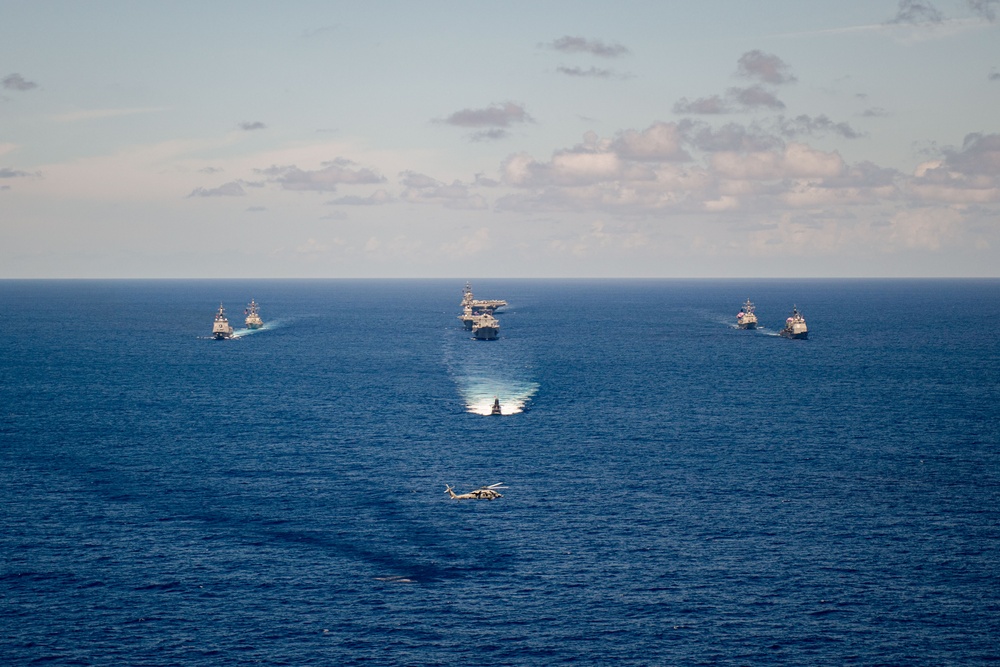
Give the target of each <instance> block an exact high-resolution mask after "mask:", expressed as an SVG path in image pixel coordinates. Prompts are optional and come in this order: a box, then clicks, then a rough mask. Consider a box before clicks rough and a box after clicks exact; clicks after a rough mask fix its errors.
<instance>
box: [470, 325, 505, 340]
mask: <svg viewBox="0 0 1000 667" xmlns="http://www.w3.org/2000/svg"><path fill="white" fill-rule="evenodd" d="M472 335H473V336H475V338H476V340H496V339H497V338H499V336H500V330H499V329H494V328H493V327H479V328H478V329H476V330H475V331H473V332H472Z"/></svg>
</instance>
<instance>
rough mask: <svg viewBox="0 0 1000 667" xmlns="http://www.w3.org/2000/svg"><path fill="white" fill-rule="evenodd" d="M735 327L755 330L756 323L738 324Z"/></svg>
mask: <svg viewBox="0 0 1000 667" xmlns="http://www.w3.org/2000/svg"><path fill="white" fill-rule="evenodd" d="M736 326H737V328H739V329H756V328H757V323H756V322H740V323H739V324H737V325H736Z"/></svg>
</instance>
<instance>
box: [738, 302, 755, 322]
mask: <svg viewBox="0 0 1000 667" xmlns="http://www.w3.org/2000/svg"><path fill="white" fill-rule="evenodd" d="M753 311H754V305H753V302H752V301H750V299H747V302H746V303H744V304H743V309H742V310H741V311H740V312H739V313H738V314H737V315H736V326H737V327H739V328H740V329H756V328H757V316H756V315H755V314H754V312H753Z"/></svg>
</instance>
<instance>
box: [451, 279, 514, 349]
mask: <svg viewBox="0 0 1000 667" xmlns="http://www.w3.org/2000/svg"><path fill="white" fill-rule="evenodd" d="M506 305H507V302H506V301H504V300H503V299H477V298H475V297H474V296H473V295H472V285H471V284H469V283H465V289H464V290H462V303H461V306H462V314H461V315H459V316H458V319H460V320H461V321H462V324H463V325H465V329H466V330H467V331H471V332H472V337H473V338H475V339H476V340H496V339H497V338H499V337H500V320H498V319H497V318H495V317H493V313H496V312H499V311H500V309H501V308H503V307H504V306H506Z"/></svg>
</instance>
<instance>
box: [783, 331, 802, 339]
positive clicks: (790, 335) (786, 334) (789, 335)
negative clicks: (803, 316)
mask: <svg viewBox="0 0 1000 667" xmlns="http://www.w3.org/2000/svg"><path fill="white" fill-rule="evenodd" d="M778 335H779V336H781V337H782V338H791V339H792V340H807V339H808V338H809V332H808V331H801V332H799V333H794V332H792V331H779V332H778Z"/></svg>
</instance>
